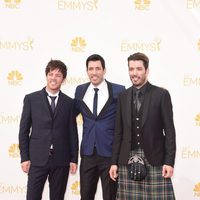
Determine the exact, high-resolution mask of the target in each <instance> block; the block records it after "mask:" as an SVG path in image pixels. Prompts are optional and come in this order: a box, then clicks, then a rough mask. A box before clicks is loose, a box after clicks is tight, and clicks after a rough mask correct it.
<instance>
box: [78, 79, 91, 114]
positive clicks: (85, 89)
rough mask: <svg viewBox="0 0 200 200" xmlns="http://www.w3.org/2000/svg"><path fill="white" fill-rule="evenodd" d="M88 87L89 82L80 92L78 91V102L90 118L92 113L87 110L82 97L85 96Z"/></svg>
mask: <svg viewBox="0 0 200 200" xmlns="http://www.w3.org/2000/svg"><path fill="white" fill-rule="evenodd" d="M89 85H90V82H88V83H86V84H84V85H83V87H82V90H81V91H80V94H79V100H80V103H81V104H82V106H83V107H84V110H85V111H86V112H87V113H88V115H90V116H91V117H92V116H93V113H92V111H91V110H90V109H89V108H88V106H87V105H86V103H85V102H84V101H83V98H84V95H85V93H86V91H87V89H88V87H89Z"/></svg>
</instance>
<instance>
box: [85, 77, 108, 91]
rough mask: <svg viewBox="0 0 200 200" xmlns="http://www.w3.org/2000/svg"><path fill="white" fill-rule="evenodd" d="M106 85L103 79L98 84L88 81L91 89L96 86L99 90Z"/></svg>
mask: <svg viewBox="0 0 200 200" xmlns="http://www.w3.org/2000/svg"><path fill="white" fill-rule="evenodd" d="M105 85H106V81H105V79H104V80H103V81H102V82H101V83H100V84H99V85H98V86H94V85H93V84H92V83H90V86H89V87H90V89H91V90H93V89H94V88H98V89H99V90H101V89H102V88H103V87H105Z"/></svg>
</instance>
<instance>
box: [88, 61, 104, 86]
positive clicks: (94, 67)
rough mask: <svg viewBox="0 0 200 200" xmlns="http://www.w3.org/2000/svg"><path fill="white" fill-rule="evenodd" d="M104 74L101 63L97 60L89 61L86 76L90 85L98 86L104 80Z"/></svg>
mask: <svg viewBox="0 0 200 200" xmlns="http://www.w3.org/2000/svg"><path fill="white" fill-rule="evenodd" d="M105 73H106V70H105V69H104V70H103V67H102V65H101V62H100V61H99V60H97V61H89V63H88V68H87V74H88V77H89V79H90V81H91V83H92V84H93V85H94V86H98V85H99V84H100V83H101V82H102V81H103V80H104V74H105Z"/></svg>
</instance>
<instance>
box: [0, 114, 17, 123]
mask: <svg viewBox="0 0 200 200" xmlns="http://www.w3.org/2000/svg"><path fill="white" fill-rule="evenodd" d="M19 122H20V116H18V115H3V114H0V124H19Z"/></svg>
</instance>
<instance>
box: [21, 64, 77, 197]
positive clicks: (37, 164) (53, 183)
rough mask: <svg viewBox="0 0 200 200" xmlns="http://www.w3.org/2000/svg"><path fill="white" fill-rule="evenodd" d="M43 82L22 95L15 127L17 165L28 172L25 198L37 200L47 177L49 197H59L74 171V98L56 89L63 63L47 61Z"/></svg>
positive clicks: (62, 194) (75, 135)
mask: <svg viewBox="0 0 200 200" xmlns="http://www.w3.org/2000/svg"><path fill="white" fill-rule="evenodd" d="M45 73H46V81H47V85H46V87H45V88H43V89H42V90H40V91H37V92H34V93H31V94H28V95H26V96H25V98H24V105H23V111H22V116H21V121H20V130H19V148H20V154H21V167H22V170H23V171H24V172H25V173H28V184H27V198H26V199H27V200H41V199H42V192H43V190H44V184H45V182H46V179H47V177H48V181H49V190H50V195H49V196H50V200H63V199H64V194H65V190H66V186H67V180H68V174H69V170H70V172H71V173H72V174H74V173H75V172H76V169H77V160H78V134H77V126H76V117H75V113H74V101H73V100H72V99H71V98H70V97H68V96H67V95H65V94H63V93H62V92H61V91H60V87H61V85H62V83H63V81H64V80H65V78H66V75H67V67H66V65H65V64H64V63H63V62H61V61H59V60H51V61H50V62H49V63H48V65H47V67H46V70H45Z"/></svg>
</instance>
